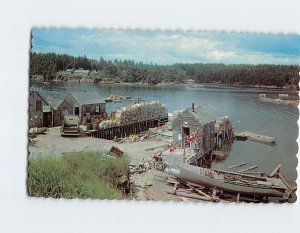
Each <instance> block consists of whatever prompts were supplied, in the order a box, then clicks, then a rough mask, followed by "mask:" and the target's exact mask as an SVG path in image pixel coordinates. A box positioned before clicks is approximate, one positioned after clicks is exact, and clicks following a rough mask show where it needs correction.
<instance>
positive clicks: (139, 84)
mask: <svg viewBox="0 0 300 233" xmlns="http://www.w3.org/2000/svg"><path fill="white" fill-rule="evenodd" d="M30 82H31V83H32V84H40V83H44V84H46V83H51V82H53V83H94V84H98V85H107V84H109V85H118V86H131V87H147V86H149V87H165V86H169V87H170V86H171V87H191V88H195V87H196V88H233V89H236V88H255V89H270V90H286V91H297V90H298V89H297V88H295V87H294V88H290V87H287V86H283V87H277V86H275V85H270V86H267V85H239V84H234V85H229V84H221V83H195V84H192V85H190V84H184V83H175V82H162V83H158V84H149V83H145V82H113V81H99V82H95V80H93V79H84V80H81V81H78V79H76V80H75V79H70V80H51V81H49V82H34V81H30Z"/></svg>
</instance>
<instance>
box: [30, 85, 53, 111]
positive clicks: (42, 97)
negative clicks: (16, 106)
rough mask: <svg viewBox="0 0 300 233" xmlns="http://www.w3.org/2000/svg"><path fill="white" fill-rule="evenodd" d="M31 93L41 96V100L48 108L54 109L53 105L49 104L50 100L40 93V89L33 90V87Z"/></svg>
mask: <svg viewBox="0 0 300 233" xmlns="http://www.w3.org/2000/svg"><path fill="white" fill-rule="evenodd" d="M29 91H30V92H31V93H33V92H35V93H37V95H39V96H40V98H41V99H42V100H43V101H44V102H45V103H46V104H47V105H48V106H50V107H51V108H52V109H53V107H52V106H51V104H49V102H48V100H47V99H46V98H45V97H44V96H43V95H42V94H41V92H40V91H39V90H38V89H35V88H32V87H31V88H30V89H29Z"/></svg>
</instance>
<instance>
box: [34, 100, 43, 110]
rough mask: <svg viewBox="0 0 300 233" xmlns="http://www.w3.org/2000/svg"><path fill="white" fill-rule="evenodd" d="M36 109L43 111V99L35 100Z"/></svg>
mask: <svg viewBox="0 0 300 233" xmlns="http://www.w3.org/2000/svg"><path fill="white" fill-rule="evenodd" d="M35 110H36V111H41V110H42V101H41V100H37V101H36V102H35Z"/></svg>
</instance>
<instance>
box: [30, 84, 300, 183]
mask: <svg viewBox="0 0 300 233" xmlns="http://www.w3.org/2000/svg"><path fill="white" fill-rule="evenodd" d="M33 86H34V87H35V88H38V89H39V91H40V92H41V93H42V94H43V95H44V96H46V97H51V98H52V99H53V98H55V99H62V98H64V97H65V96H66V95H67V94H68V93H70V92H76V91H81V92H82V91H87V92H88V91H97V92H98V93H99V94H100V96H102V97H103V98H107V97H108V96H110V95H121V96H132V97H133V98H141V99H142V100H145V101H153V100H155V101H160V102H161V103H162V104H164V105H166V107H167V109H168V112H174V111H176V110H182V109H185V108H187V107H191V104H192V103H195V105H196V106H202V107H203V108H204V109H205V110H207V111H208V112H210V113H211V114H212V115H214V116H215V117H218V116H223V115H226V116H229V119H230V120H231V122H232V124H233V127H234V130H235V131H237V132H241V131H246V130H248V131H252V132H255V133H259V134H263V135H268V136H272V137H275V138H276V145H275V146H269V145H265V144H261V143H257V142H253V141H250V140H247V141H236V142H234V143H233V145H232V148H231V152H230V155H229V156H228V157H227V158H226V159H225V160H222V162H217V161H215V162H213V164H212V167H213V168H219V169H228V167H229V166H231V165H233V164H238V163H242V162H247V166H249V167H250V166H252V165H258V168H257V169H256V170H254V171H264V172H267V173H269V172H271V171H272V170H273V168H275V166H276V165H277V164H279V163H280V164H282V168H281V173H282V174H283V175H284V176H285V177H286V179H287V180H288V181H289V182H293V181H295V180H296V177H297V171H296V167H297V164H298V160H297V158H296V154H297V152H298V145H297V142H296V140H297V137H298V124H297V120H298V117H299V111H298V108H295V107H292V106H287V105H279V104H273V103H266V102H261V101H259V100H258V96H259V94H260V93H266V94H267V95H268V94H270V95H278V94H279V93H283V91H282V90H271V89H266V90H263V89H255V88H214V87H210V88H201V87H199V88H196V87H185V86H181V87H170V86H164V87H152V86H129V85H114V84H105V85H100V84H88V83H80V84H79V83H49V84H43V85H33ZM284 93H286V91H284ZM289 94H290V95H297V93H296V92H290V93H289ZM129 103H130V102H126V101H125V102H120V103H107V111H108V112H111V111H113V110H116V109H119V108H120V107H122V106H126V105H128V104H129Z"/></svg>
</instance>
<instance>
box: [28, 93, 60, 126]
mask: <svg viewBox="0 0 300 233" xmlns="http://www.w3.org/2000/svg"><path fill="white" fill-rule="evenodd" d="M53 111H54V109H53V107H51V105H50V104H49V103H48V101H47V100H46V99H45V98H44V97H43V96H42V95H41V94H40V93H39V92H38V91H37V90H30V91H29V128H33V127H52V126H53Z"/></svg>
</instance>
